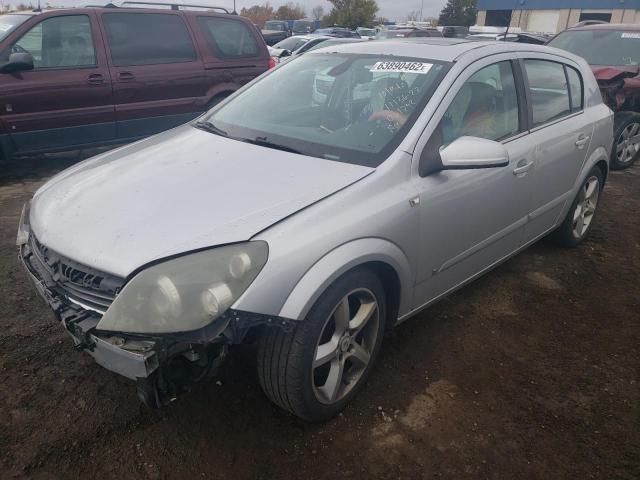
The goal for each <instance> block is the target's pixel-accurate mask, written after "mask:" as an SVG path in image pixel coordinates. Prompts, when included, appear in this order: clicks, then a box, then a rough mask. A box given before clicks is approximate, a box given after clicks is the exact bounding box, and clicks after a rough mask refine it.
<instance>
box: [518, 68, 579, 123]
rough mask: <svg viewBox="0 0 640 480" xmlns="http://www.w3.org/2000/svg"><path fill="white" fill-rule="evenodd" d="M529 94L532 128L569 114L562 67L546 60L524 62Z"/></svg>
mask: <svg viewBox="0 0 640 480" xmlns="http://www.w3.org/2000/svg"><path fill="white" fill-rule="evenodd" d="M524 66H525V71H526V73H527V79H528V82H529V91H530V92H531V109H532V111H533V126H534V127H535V126H538V125H542V124H543V123H547V122H550V121H552V120H556V119H558V118H560V117H562V116H564V115H567V114H569V113H570V112H571V106H570V103H569V89H568V87H567V77H566V76H565V74H564V67H563V66H562V64H560V63H556V62H551V61H547V60H525V61H524Z"/></svg>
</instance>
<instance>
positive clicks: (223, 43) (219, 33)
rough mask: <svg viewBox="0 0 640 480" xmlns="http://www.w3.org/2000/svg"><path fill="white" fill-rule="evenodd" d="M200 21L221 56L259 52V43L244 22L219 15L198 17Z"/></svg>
mask: <svg viewBox="0 0 640 480" xmlns="http://www.w3.org/2000/svg"><path fill="white" fill-rule="evenodd" d="M198 23H199V24H200V27H201V28H202V30H203V31H204V32H205V36H206V37H207V41H208V42H209V45H210V46H211V48H213V50H214V51H215V52H216V55H218V56H219V57H221V58H240V57H252V56H255V55H257V54H258V51H259V49H258V43H257V42H256V39H255V38H254V37H253V35H252V34H251V31H250V30H249V28H247V26H246V25H245V24H244V23H242V22H239V21H237V20H228V19H226V18H219V17H198Z"/></svg>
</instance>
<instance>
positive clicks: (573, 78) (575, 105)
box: [565, 66, 584, 112]
mask: <svg viewBox="0 0 640 480" xmlns="http://www.w3.org/2000/svg"><path fill="white" fill-rule="evenodd" d="M565 69H566V70H567V78H568V79H569V89H570V90H571V111H572V112H576V111H578V110H582V101H583V100H582V99H583V98H584V92H583V87H582V79H581V78H580V74H579V73H578V72H577V70H576V69H574V68H571V67H567V66H565Z"/></svg>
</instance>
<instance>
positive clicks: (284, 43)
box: [273, 37, 308, 52]
mask: <svg viewBox="0 0 640 480" xmlns="http://www.w3.org/2000/svg"><path fill="white" fill-rule="evenodd" d="M307 41H308V40H307V39H306V38H303V37H289V38H285V39H284V40H281V41H279V42H278V43H276V44H275V45H274V46H273V48H279V49H282V50H289V51H290V52H293V51H294V50H296V49H298V48H300V47H301V46H302V45H304V44H305V43H307Z"/></svg>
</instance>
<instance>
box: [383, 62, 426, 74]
mask: <svg viewBox="0 0 640 480" xmlns="http://www.w3.org/2000/svg"><path fill="white" fill-rule="evenodd" d="M432 66H433V64H432V63H422V62H376V64H375V65H374V66H373V67H371V71H372V72H390V73H427V72H428V71H429V70H430V69H431V67H432Z"/></svg>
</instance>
